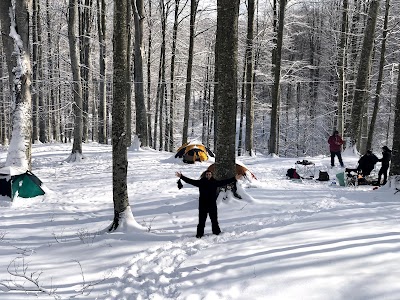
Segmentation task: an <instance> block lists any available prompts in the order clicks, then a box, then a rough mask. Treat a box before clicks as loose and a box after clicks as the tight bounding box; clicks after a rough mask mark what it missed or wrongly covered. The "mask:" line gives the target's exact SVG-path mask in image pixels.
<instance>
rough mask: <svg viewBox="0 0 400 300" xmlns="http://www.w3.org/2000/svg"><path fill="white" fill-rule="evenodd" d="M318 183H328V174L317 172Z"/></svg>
mask: <svg viewBox="0 0 400 300" xmlns="http://www.w3.org/2000/svg"><path fill="white" fill-rule="evenodd" d="M317 180H319V181H329V174H328V172H326V171H319V175H318V179H317Z"/></svg>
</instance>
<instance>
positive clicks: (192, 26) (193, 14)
mask: <svg viewBox="0 0 400 300" xmlns="http://www.w3.org/2000/svg"><path fill="white" fill-rule="evenodd" d="M198 4H199V0H191V1H190V35H189V53H188V63H187V67H186V68H187V69H186V87H185V111H184V115H183V132H182V144H185V143H187V142H188V132H189V110H190V99H191V97H190V96H191V90H192V70H193V52H194V38H195V24H196V13H197V6H198Z"/></svg>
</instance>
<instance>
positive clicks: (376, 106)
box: [366, 0, 390, 149]
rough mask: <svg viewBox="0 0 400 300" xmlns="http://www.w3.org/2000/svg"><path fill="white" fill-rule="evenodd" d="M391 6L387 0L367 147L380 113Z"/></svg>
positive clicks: (369, 144)
mask: <svg viewBox="0 0 400 300" xmlns="http://www.w3.org/2000/svg"><path fill="white" fill-rule="evenodd" d="M389 8H390V0H386V6H385V20H384V23H383V33H382V45H381V56H380V61H379V74H378V80H377V83H376V90H375V101H374V110H373V112H372V117H371V121H370V125H369V130H368V139H367V146H366V148H367V149H371V148H372V140H373V137H374V132H375V123H376V117H377V115H378V110H379V102H380V96H381V90H382V82H383V68H384V67H385V54H386V39H387V35H388V22H389Z"/></svg>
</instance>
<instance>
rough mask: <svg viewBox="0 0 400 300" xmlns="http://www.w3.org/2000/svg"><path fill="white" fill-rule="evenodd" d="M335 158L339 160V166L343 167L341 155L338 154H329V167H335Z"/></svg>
mask: <svg viewBox="0 0 400 300" xmlns="http://www.w3.org/2000/svg"><path fill="white" fill-rule="evenodd" d="M335 156H337V158H338V159H339V163H340V165H341V166H342V167H343V166H344V164H343V160H342V153H340V151H339V152H331V166H332V167H334V166H335Z"/></svg>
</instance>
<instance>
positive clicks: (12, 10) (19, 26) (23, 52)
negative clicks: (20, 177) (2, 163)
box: [0, 0, 32, 170]
mask: <svg viewBox="0 0 400 300" xmlns="http://www.w3.org/2000/svg"><path fill="white" fill-rule="evenodd" d="M0 2H1V3H0V20H1V22H0V23H1V25H2V31H3V32H4V33H5V34H4V35H3V45H4V48H5V51H6V58H7V65H8V70H9V76H10V77H9V78H10V83H12V84H10V85H11V86H12V102H13V115H12V134H11V141H10V147H9V149H8V153H7V160H6V166H16V167H19V168H21V169H25V170H30V169H31V146H32V124H31V122H32V108H31V104H32V97H31V61H30V47H29V11H31V6H32V3H31V1H29V0H15V1H11V0H2V1H0Z"/></svg>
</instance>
